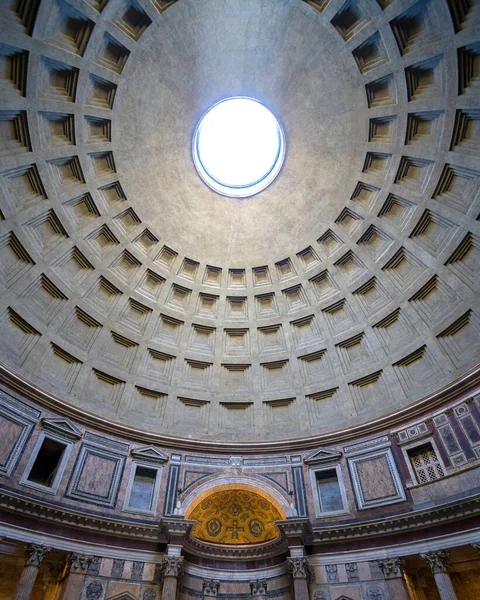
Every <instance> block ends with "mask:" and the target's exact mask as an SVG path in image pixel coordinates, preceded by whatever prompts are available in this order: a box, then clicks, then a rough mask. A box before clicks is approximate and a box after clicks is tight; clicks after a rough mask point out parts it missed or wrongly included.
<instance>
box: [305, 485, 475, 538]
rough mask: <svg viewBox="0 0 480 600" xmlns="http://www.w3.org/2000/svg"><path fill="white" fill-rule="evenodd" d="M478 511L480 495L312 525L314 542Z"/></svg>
mask: <svg viewBox="0 0 480 600" xmlns="http://www.w3.org/2000/svg"><path fill="white" fill-rule="evenodd" d="M479 515H480V495H475V496H471V497H470V498H466V499H461V500H457V501H455V502H449V503H447V504H442V505H440V506H436V507H429V508H426V509H424V510H417V511H412V512H408V513H405V514H402V515H395V516H391V515H388V516H387V517H384V518H381V519H374V520H373V519H372V520H371V521H364V522H363V523H348V524H346V525H344V526H339V525H337V526H336V527H330V528H327V527H325V528H320V527H317V528H312V534H313V544H322V543H326V542H329V543H331V542H340V541H347V540H352V539H359V538H360V539H361V538H368V537H370V536H375V537H376V536H379V535H390V536H391V535H394V534H395V533H404V532H406V531H411V530H412V529H413V530H418V529H420V528H426V527H432V526H434V525H437V526H438V525H440V524H444V523H448V522H452V521H455V522H459V521H460V520H461V519H468V518H471V517H475V516H477V518H478V516H479Z"/></svg>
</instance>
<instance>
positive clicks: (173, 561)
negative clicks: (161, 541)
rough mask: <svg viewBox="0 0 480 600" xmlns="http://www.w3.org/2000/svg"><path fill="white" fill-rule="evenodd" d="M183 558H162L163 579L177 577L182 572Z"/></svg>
mask: <svg viewBox="0 0 480 600" xmlns="http://www.w3.org/2000/svg"><path fill="white" fill-rule="evenodd" d="M184 560H185V559H184V558H183V556H164V557H163V559H162V563H161V564H162V573H163V576H164V577H178V576H179V575H180V574H181V573H182V571H183V561H184Z"/></svg>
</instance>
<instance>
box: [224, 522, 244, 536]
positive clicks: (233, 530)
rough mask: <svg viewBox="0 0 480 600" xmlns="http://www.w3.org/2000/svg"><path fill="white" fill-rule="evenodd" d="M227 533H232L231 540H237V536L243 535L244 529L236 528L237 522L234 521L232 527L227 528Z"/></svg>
mask: <svg viewBox="0 0 480 600" xmlns="http://www.w3.org/2000/svg"><path fill="white" fill-rule="evenodd" d="M227 531H231V533H232V540H238V534H239V533H243V532H244V528H243V527H239V526H238V521H237V520H236V519H235V521H234V522H233V527H227Z"/></svg>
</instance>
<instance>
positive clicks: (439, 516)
mask: <svg viewBox="0 0 480 600" xmlns="http://www.w3.org/2000/svg"><path fill="white" fill-rule="evenodd" d="M0 508H3V509H5V510H7V511H10V512H14V513H16V514H25V515H28V516H30V517H33V518H38V519H40V520H44V521H49V522H53V523H63V524H66V525H69V526H72V527H75V526H76V527H78V526H79V524H80V526H81V527H82V529H94V530H95V531H103V532H106V533H114V534H116V535H122V536H126V537H130V538H136V539H139V540H144V541H156V542H161V541H164V542H166V539H165V537H164V536H163V535H162V526H161V524H160V526H159V524H158V523H152V524H151V525H149V524H145V523H132V522H128V521H120V520H115V519H107V518H103V519H102V518H98V517H96V516H94V515H90V516H89V515H85V514H80V513H78V512H77V511H74V510H67V509H65V508H61V507H53V506H51V505H49V504H47V503H42V502H37V501H33V500H30V499H28V498H25V497H22V496H20V495H19V494H17V493H15V492H10V491H6V490H0ZM479 515H480V495H477V496H473V497H470V498H467V499H461V500H458V501H456V502H450V503H448V504H443V505H440V506H437V507H430V508H428V509H425V510H422V511H414V512H409V513H407V514H403V515H397V516H390V515H389V516H388V517H386V518H382V519H375V520H371V521H364V522H363V523H349V524H348V525H347V526H345V525H336V526H333V527H329V528H327V527H325V528H314V529H313V530H312V538H311V543H313V544H314V545H315V544H322V543H332V542H336V541H339V542H345V541H348V540H352V539H356V540H358V539H365V540H368V538H369V537H370V536H375V537H377V536H379V535H390V536H392V534H393V535H394V534H395V533H403V532H406V531H410V530H412V529H415V530H418V529H419V528H425V527H431V526H432V525H435V524H436V525H437V526H438V525H441V524H442V523H448V522H451V521H459V519H460V518H462V517H463V518H470V517H474V516H477V517H478V516H479ZM1 535H2V531H1V529H0V536H1ZM479 540H480V538H479ZM474 541H476V540H474Z"/></svg>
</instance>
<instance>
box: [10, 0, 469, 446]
mask: <svg viewBox="0 0 480 600" xmlns="http://www.w3.org/2000/svg"><path fill="white" fill-rule="evenodd" d="M92 2H93V0H92ZM97 4H98V3H96V2H93V4H92V3H87V7H86V8H85V11H86V12H84V13H81V12H79V11H78V10H77V9H76V8H74V7H73V5H72V6H71V5H70V4H67V3H66V2H63V0H58V2H54V3H53V4H52V14H51V15H50V16H49V17H48V23H47V22H46V24H45V26H44V27H41V28H39V32H40V33H39V34H38V36H34V37H33V38H31V39H30V43H29V45H28V48H27V47H25V48H24V47H23V46H22V47H20V46H21V44H20V42H19V40H20V39H22V38H21V35H22V31H21V27H20V25H19V24H18V23H17V24H15V23H14V22H13V21H9V22H8V23H7V29H5V36H4V37H5V43H4V44H3V45H2V53H3V57H4V61H5V64H6V65H8V68H7V70H6V71H5V75H4V78H3V84H2V85H3V87H2V90H3V91H2V94H3V97H4V99H5V100H4V101H5V110H4V111H3V112H2V115H3V117H2V118H3V121H2V122H3V123H4V145H3V151H2V159H1V160H2V163H1V164H2V167H1V181H2V207H1V210H2V221H1V223H0V227H1V240H2V244H1V252H2V256H1V276H2V289H3V294H2V300H3V302H2V314H1V316H0V328H1V333H2V338H3V339H4V340H5V343H4V344H3V345H2V348H1V353H2V362H3V363H4V364H5V367H6V369H8V370H10V371H11V372H12V373H14V374H15V376H16V377H19V378H20V379H22V380H24V381H26V382H29V383H31V384H33V385H34V386H36V387H37V388H38V389H40V390H43V392H45V393H46V394H47V395H50V396H51V398H52V402H56V403H58V404H59V405H62V406H65V407H67V408H66V410H70V411H71V414H80V413H82V412H84V411H86V412H87V413H91V414H94V415H97V416H98V417H99V418H102V419H108V420H111V421H112V422H116V423H119V424H121V425H123V426H125V427H126V428H127V429H139V430H144V431H149V432H151V433H155V434H157V435H160V436H165V438H172V439H177V438H178V439H182V438H191V439H198V440H206V441H208V440H210V441H216V442H220V443H223V442H224V443H228V442H238V443H247V444H248V443H250V442H259V441H266V442H268V441H275V440H287V439H304V438H312V437H314V436H318V435H323V434H329V433H330V432H334V431H342V430H345V429H348V428H356V427H357V428H358V427H360V428H361V427H364V426H366V424H368V423H371V422H376V421H378V420H379V419H383V418H387V417H388V416H389V415H394V414H396V413H398V412H399V411H402V410H404V409H405V408H406V407H409V406H412V405H415V403H418V402H419V401H425V399H427V401H428V398H429V397H430V395H432V394H436V393H437V392H439V390H442V389H444V388H445V387H448V386H449V385H451V384H453V383H454V382H457V381H459V380H460V379H461V378H462V377H464V376H465V375H466V374H468V373H469V372H470V370H472V369H474V368H475V366H476V365H477V362H478V348H477V344H476V341H477V336H478V331H479V324H478V323H479V321H478V316H477V310H478V307H477V304H476V302H477V293H478V292H477V290H478V285H477V277H476V275H477V271H476V269H477V267H478V248H479V243H478V240H479V238H478V235H479V232H478V220H477V217H478V214H479V205H478V198H479V196H478V183H479V172H480V171H479V169H478V156H479V152H478V144H477V141H476V135H477V129H476V121H477V120H478V115H477V112H476V111H477V109H476V108H474V106H476V89H477V77H476V70H475V68H474V67H472V66H469V65H476V61H477V57H478V54H477V51H478V49H477V46H476V45H475V44H473V45H472V44H470V43H468V44H467V43H465V45H463V46H462V45H460V46H459V45H458V43H457V42H458V39H460V38H457V37H456V36H455V30H454V28H453V27H452V28H450V29H449V30H448V32H446V31H445V30H444V28H443V25H442V21H443V20H444V18H450V17H449V13H448V9H447V7H446V5H444V4H443V3H433V4H434V5H435V6H433V5H432V3H427V5H428V6H427V7H426V8H425V14H424V13H423V12H422V13H421V22H422V23H423V25H422V28H421V30H420V31H419V32H418V33H413V32H412V31H411V30H410V25H409V22H410V21H408V19H409V18H410V17H408V18H407V17H403V16H401V14H400V15H398V19H393V20H388V19H386V18H384V15H385V14H386V13H384V12H383V11H382V9H381V6H380V5H378V4H375V3H370V4H369V8H368V10H367V9H366V8H363V7H357V8H355V9H353V8H351V7H350V8H348V7H347V8H345V9H344V10H343V9H342V10H340V11H339V12H337V13H336V14H335V15H331V14H330V13H329V12H328V11H326V12H322V11H321V10H313V9H312V6H313V8H318V7H319V6H320V5H321V4H322V3H318V2H301V1H300V0H286V1H284V2H278V1H276V0H264V1H262V2H258V1H255V0H245V1H244V2H241V3H239V2H235V1H234V0H225V1H223V2H216V3H215V6H213V1H207V2H201V3H199V2H195V1H193V0H182V1H181V2H175V3H172V5H171V6H170V5H169V4H168V3H164V2H154V3H153V5H154V6H155V7H156V8H157V9H159V10H153V11H152V10H151V7H149V10H147V9H146V7H143V8H142V6H140V5H137V4H136V3H134V4H133V5H132V6H133V8H132V7H130V9H129V10H126V9H125V10H123V9H122V8H121V7H117V8H118V10H117V8H115V10H114V7H115V6H116V4H115V3H114V4H112V6H111V7H110V8H105V11H100V12H98V9H99V7H100V4H98V6H97ZM347 4H348V3H347ZM167 5H168V6H169V8H168V10H165V11H163V8H166V7H167ZM437 5H438V6H437ZM122 6H123V5H122ZM95 9H97V10H95ZM422 10H423V9H422ZM92 11H93V12H92ZM419 14H420V13H419ZM7 17H8V15H7ZM93 17H94V18H93ZM8 18H9V17H8ZM45 18H46V17H45ZM412 18H413V17H412ZM415 18H416V17H415ZM418 18H419V19H420V16H419V17H418ZM419 22H420V21H419ZM37 38H38V39H37ZM19 44H20V46H19ZM234 96H244V97H248V98H252V99H255V100H257V101H258V102H259V103H261V105H262V104H263V105H264V106H265V107H266V108H268V110H270V111H271V113H272V114H273V115H274V116H275V117H276V118H277V119H278V120H279V122H280V123H281V127H282V130H283V133H284V137H285V157H284V163H283V166H282V168H281V171H280V173H279V174H278V176H277V177H276V178H275V179H274V180H273V181H272V183H271V184H270V185H268V187H266V188H265V189H263V190H262V191H260V192H259V193H257V194H256V195H254V196H251V197H250V198H248V199H239V198H234V197H227V196H223V195H220V194H218V193H216V192H215V191H214V190H213V189H211V188H210V187H209V186H208V185H206V184H205V182H204V181H203V180H202V178H201V177H200V176H199V174H198V173H197V170H196V168H195V165H194V160H193V159H192V140H193V137H194V134H195V130H196V127H197V125H198V123H199V122H200V119H201V118H202V116H203V115H204V114H205V113H206V112H207V111H208V110H209V109H210V107H212V106H214V105H215V104H216V103H218V102H221V101H222V100H224V99H226V98H230V97H234Z"/></svg>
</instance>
